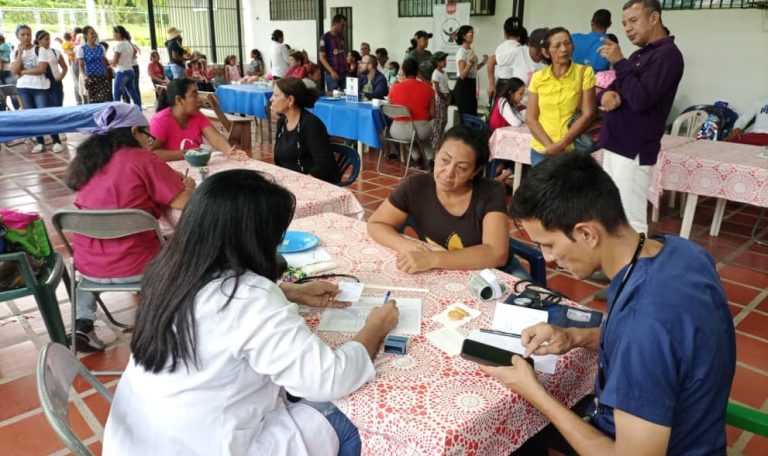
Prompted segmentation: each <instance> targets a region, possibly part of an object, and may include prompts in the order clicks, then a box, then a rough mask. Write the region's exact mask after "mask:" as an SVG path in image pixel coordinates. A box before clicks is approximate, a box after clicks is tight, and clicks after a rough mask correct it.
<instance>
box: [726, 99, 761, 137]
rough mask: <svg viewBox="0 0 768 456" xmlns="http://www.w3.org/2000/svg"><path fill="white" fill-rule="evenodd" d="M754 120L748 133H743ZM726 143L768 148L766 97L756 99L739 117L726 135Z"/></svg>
mask: <svg viewBox="0 0 768 456" xmlns="http://www.w3.org/2000/svg"><path fill="white" fill-rule="evenodd" d="M752 120H754V123H753V124H752V127H751V128H750V129H749V132H748V133H745V132H744V130H746V128H747V125H749V123H750V122H752ZM726 141H730V142H735V143H741V144H752V145H754V146H768V96H765V97H762V98H758V99H757V100H755V101H754V102H753V103H752V105H750V107H749V108H748V109H747V110H746V111H744V112H743V113H741V115H739V119H738V120H737V121H736V124H735V125H734V127H733V131H731V134H730V135H728V138H726Z"/></svg>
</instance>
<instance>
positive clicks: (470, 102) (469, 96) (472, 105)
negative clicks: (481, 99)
mask: <svg viewBox="0 0 768 456" xmlns="http://www.w3.org/2000/svg"><path fill="white" fill-rule="evenodd" d="M453 99H454V101H455V102H456V108H458V110H459V114H472V115H473V116H476V115H477V85H476V84H475V80H474V79H457V80H456V86H455V87H454V89H453Z"/></svg>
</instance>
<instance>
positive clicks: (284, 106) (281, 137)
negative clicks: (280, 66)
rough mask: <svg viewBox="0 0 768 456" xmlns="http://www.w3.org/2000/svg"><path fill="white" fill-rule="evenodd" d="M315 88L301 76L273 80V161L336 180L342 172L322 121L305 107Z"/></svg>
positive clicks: (321, 178)
mask: <svg viewBox="0 0 768 456" xmlns="http://www.w3.org/2000/svg"><path fill="white" fill-rule="evenodd" d="M316 99H317V92H315V91H313V90H310V89H307V87H306V86H305V85H304V83H303V82H302V81H301V79H297V78H281V79H278V80H277V81H276V82H275V88H274V93H273V94H272V110H273V111H275V112H277V113H278V114H279V116H280V117H279V118H278V120H277V136H276V138H275V149H274V154H275V164H276V165H277V166H282V167H283V168H288V169H292V170H294V171H297V172H300V173H303V174H309V175H311V176H313V177H316V178H318V179H320V180H324V181H326V182H330V183H332V184H337V183H339V181H340V180H341V173H340V172H339V168H338V166H336V160H335V157H334V155H333V151H332V150H331V142H330V140H329V138H328V130H326V128H325V125H324V124H323V122H322V121H321V120H320V119H318V118H317V116H315V115H314V114H312V113H311V112H309V111H307V110H306V109H305V108H310V107H312V106H314V104H315V100H316Z"/></svg>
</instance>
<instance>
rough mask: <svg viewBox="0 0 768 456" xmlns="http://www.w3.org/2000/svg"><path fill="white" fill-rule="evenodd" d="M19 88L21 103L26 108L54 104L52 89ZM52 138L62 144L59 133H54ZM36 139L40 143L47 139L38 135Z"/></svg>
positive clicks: (44, 106) (45, 106)
mask: <svg viewBox="0 0 768 456" xmlns="http://www.w3.org/2000/svg"><path fill="white" fill-rule="evenodd" d="M17 90H18V91H19V98H21V103H22V104H23V105H24V109H36V108H47V107H49V106H52V104H51V91H50V90H41V89H26V88H17ZM51 138H53V142H54V143H56V144H61V140H60V139H59V135H58V134H55V133H54V134H52V135H51ZM35 139H37V143H38V144H45V140H43V137H42V136H38V137H37V138H35Z"/></svg>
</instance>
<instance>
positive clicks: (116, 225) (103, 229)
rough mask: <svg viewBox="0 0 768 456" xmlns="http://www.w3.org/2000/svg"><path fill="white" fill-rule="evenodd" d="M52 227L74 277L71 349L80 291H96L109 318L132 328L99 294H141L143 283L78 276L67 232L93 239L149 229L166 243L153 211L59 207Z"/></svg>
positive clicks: (72, 286)
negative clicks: (78, 292)
mask: <svg viewBox="0 0 768 456" xmlns="http://www.w3.org/2000/svg"><path fill="white" fill-rule="evenodd" d="M52 221H53V226H54V227H55V228H56V232H57V233H59V237H60V238H61V240H62V242H63V243H64V247H65V248H66V249H67V252H69V255H70V258H72V260H71V264H70V267H69V271H70V277H71V284H70V287H71V290H70V299H71V301H72V347H71V348H72V352H73V353H74V352H75V342H76V337H75V336H76V334H75V321H76V315H75V310H76V309H77V290H81V291H90V292H92V293H96V295H97V300H96V301H97V302H98V303H99V305H100V307H101V310H102V311H103V312H104V315H106V317H107V319H108V320H109V321H110V322H111V323H112V324H113V325H115V326H119V327H121V328H132V327H133V326H132V325H126V324H123V323H120V322H118V321H116V320H115V319H114V318H113V317H112V314H111V313H110V312H109V310H108V309H107V307H106V306H105V305H104V302H103V301H102V300H101V298H99V297H98V295H99V294H100V293H108V292H116V291H125V292H133V293H138V292H139V291H140V290H141V283H140V282H134V283H120V284H103V283H98V282H94V281H92V280H88V279H86V278H84V277H82V276H81V277H79V278H78V277H77V269H76V268H75V261H74V252H73V250H72V245H71V244H70V243H69V241H68V240H67V238H66V236H65V235H64V232H70V233H74V234H79V235H82V236H87V237H90V238H94V239H104V240H106V239H119V238H123V237H126V236H131V235H134V234H138V233H144V232H147V231H155V233H156V234H157V238H158V239H159V240H160V243H161V244H164V243H165V239H164V238H163V235H162V232H161V231H160V224H159V223H158V221H157V219H156V218H155V217H154V216H153V215H152V214H150V213H148V212H145V211H142V210H139V209H108V210H84V209H59V210H58V211H56V212H55V213H54V214H53V219H52Z"/></svg>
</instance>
